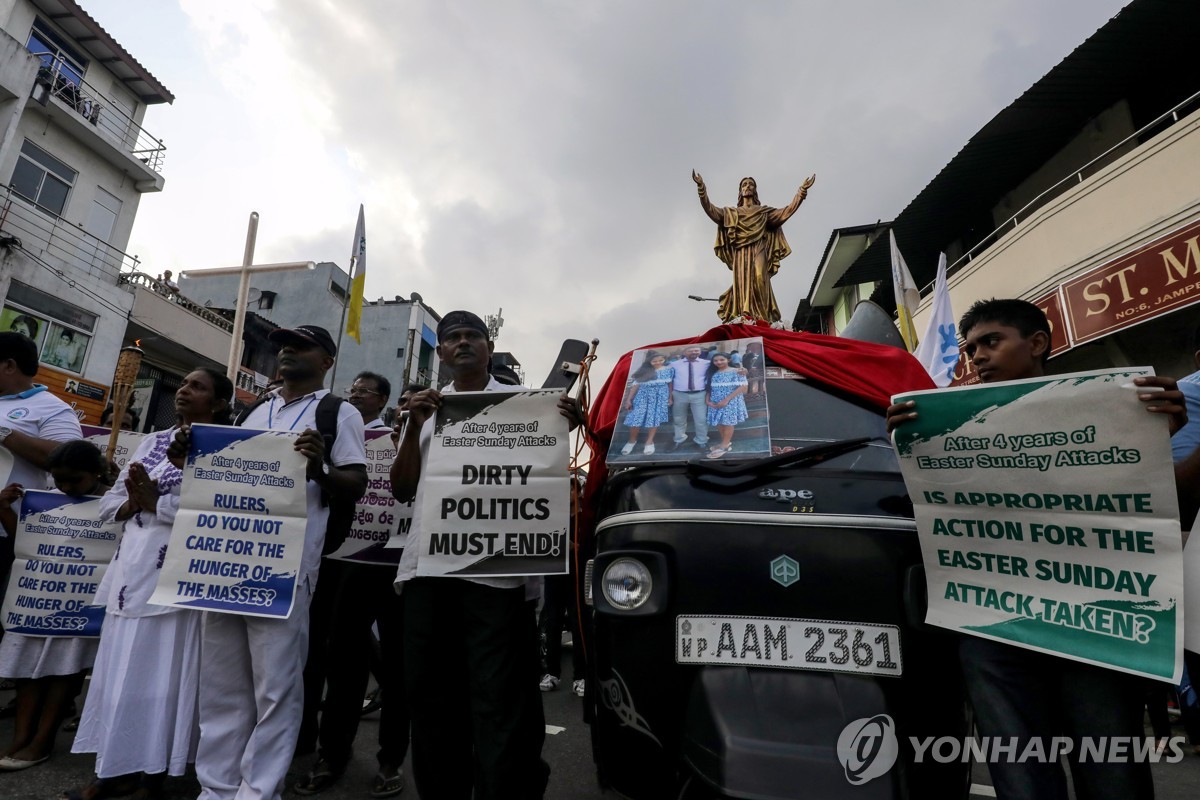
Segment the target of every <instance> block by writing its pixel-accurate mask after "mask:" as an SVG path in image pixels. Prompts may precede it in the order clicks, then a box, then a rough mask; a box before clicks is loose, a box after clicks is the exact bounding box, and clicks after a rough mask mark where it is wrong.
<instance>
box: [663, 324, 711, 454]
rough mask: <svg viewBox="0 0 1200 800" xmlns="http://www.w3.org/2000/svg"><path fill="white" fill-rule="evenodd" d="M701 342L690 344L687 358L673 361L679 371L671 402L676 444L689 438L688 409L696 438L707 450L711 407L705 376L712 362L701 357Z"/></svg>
mask: <svg viewBox="0 0 1200 800" xmlns="http://www.w3.org/2000/svg"><path fill="white" fill-rule="evenodd" d="M700 352H701V350H700V345H689V346H688V348H687V349H686V350H684V351H683V358H681V359H679V360H678V361H674V362H672V363H671V367H672V368H674V370H675V381H674V383H673V384H672V388H673V391H674V398H675V400H674V402H673V403H672V404H671V421H672V422H674V424H675V446H674V447H673V448H672V449H674V450H678V449H679V446H680V445H682V444H683V443H684V442H686V441H687V418H688V410H689V409H690V410H691V414H692V424H693V425H694V426H695V428H696V434H695V438H694V439H693V441H694V442H695V443H696V444H697V445H699V447H700V449H701V450H703V449H704V447H705V445H707V444H708V406H707V405H706V404H705V401H704V378H705V376H706V375H707V374H708V362H707V361H705V360H704V359H703V358H701V357H700Z"/></svg>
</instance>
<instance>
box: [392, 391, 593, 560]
mask: <svg viewBox="0 0 1200 800" xmlns="http://www.w3.org/2000/svg"><path fill="white" fill-rule="evenodd" d="M561 396H562V393H561V392H560V391H556V390H546V391H543V390H526V391H518V392H455V393H451V394H446V395H444V396H443V398H442V406H441V408H440V409H439V410H438V414H437V418H436V420H435V421H434V430H433V438H432V441H431V442H430V446H429V453H428V456H427V458H428V463H427V465H426V468H425V474H424V477H423V478H422V479H421V480H422V483H423V488H422V500H421V507H422V517H421V524H420V530H421V537H420V542H419V543H418V546H419V547H420V548H421V550H420V558H419V560H418V562H417V574H419V575H460V576H468V575H478V576H491V577H502V576H519V575H557V574H562V573H565V572H566V571H567V540H568V534H569V531H570V521H569V517H570V514H569V502H570V498H569V493H570V489H569V486H570V484H569V481H568V477H567V460H568V449H567V421H566V420H565V419H564V418H563V416H562V414H560V413H559V410H558V399H559V398H560V397H561ZM412 545H413V543H410V544H409V546H410V547H411V546H412Z"/></svg>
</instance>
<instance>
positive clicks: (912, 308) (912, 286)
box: [888, 230, 921, 353]
mask: <svg viewBox="0 0 1200 800" xmlns="http://www.w3.org/2000/svg"><path fill="white" fill-rule="evenodd" d="M888 237H889V238H890V239H891V243H892V287H893V289H894V290H895V293H896V327H898V328H899V329H900V336H901V337H902V338H903V339H904V346H905V347H906V348H908V352H910V353H911V352H912V351H913V350H916V349H917V331H916V328H914V327H913V315H914V314H916V313H917V304H919V303H920V302H921V290H920V289H918V288H917V282H916V281H914V280H913V276H912V273H911V272H909V271H908V264H905V263H904V256H902V255H900V248H899V247H897V246H896V234H895V233H893V232H892V231H890V230H889V231H888Z"/></svg>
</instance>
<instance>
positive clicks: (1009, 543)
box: [894, 367, 1183, 682]
mask: <svg viewBox="0 0 1200 800" xmlns="http://www.w3.org/2000/svg"><path fill="white" fill-rule="evenodd" d="M1148 374H1152V371H1151V370H1150V369H1148V368H1142V367H1132V368H1123V369H1120V370H1097V371H1093V372H1081V373H1075V374H1071V375H1059V376H1053V377H1045V378H1032V379H1028V380H1021V381H1011V382H1005V383H1000V384H988V385H980V386H965V387H958V388H951V389H941V390H936V391H931V392H913V393H908V394H903V395H899V396H897V397H896V398H894V400H895V401H896V402H900V401H902V400H916V403H917V413H918V415H919V416H918V418H917V419H916V420H914V421H913V422H911V423H906V424H904V425H902V426H901V427H900V428H898V429H897V430H896V433H895V444H896V448H897V451H898V452H899V455H900V464H901V469H902V471H903V474H904V480H905V483H906V484H907V486H908V491H909V494H910V496H911V497H912V500H913V504H914V507H915V514H916V520H917V527H918V531H919V535H920V540H921V553H922V556H923V559H924V562H925V572H926V577H927V581H928V587H929V613H928V617H927V621H928V622H929V623H931V624H934V625H939V626H942V627H945V628H950V629H952V630H957V631H960V632H962V633H966V634H971V635H975V636H982V637H985V638H988V639H994V640H997V641H1002V642H1007V643H1010V644H1013V645H1016V646H1019V647H1025V648H1029V649H1032V650H1038V651H1041V652H1046V653H1051V654H1054V655H1059V656H1064V657H1067V658H1071V659H1075V660H1078V661H1084V662H1088V663H1092V664H1097V665H1100V666H1104V667H1109V668H1112V669H1117V670H1120V671H1123V672H1129V673H1133V674H1138V675H1144V676H1147V677H1151V678H1157V679H1160V680H1170V681H1172V682H1178V681H1179V679H1180V673H1181V671H1182V661H1181V646H1182V632H1183V574H1182V558H1181V550H1182V537H1181V534H1180V527H1179V511H1178V501H1177V498H1176V495H1175V482H1174V472H1173V467H1172V463H1171V446H1170V439H1169V437H1168V434H1167V421H1166V419H1165V417H1164V416H1163V415H1161V414H1151V413H1148V412H1147V411H1146V408H1145V404H1144V403H1142V402H1141V401H1139V400H1138V397H1137V396H1138V392H1139V390H1138V389H1137V388H1135V386H1134V385H1133V379H1134V378H1136V377H1138V376H1140V375H1148Z"/></svg>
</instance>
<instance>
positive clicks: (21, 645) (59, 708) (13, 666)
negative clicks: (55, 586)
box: [0, 439, 108, 772]
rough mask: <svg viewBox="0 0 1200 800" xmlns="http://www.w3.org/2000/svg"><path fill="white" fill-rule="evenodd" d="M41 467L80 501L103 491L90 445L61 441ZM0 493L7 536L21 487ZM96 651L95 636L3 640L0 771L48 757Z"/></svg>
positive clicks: (101, 468) (102, 471) (99, 458)
mask: <svg viewBox="0 0 1200 800" xmlns="http://www.w3.org/2000/svg"><path fill="white" fill-rule="evenodd" d="M46 468H47V469H48V470H49V472H50V475H51V477H53V478H54V485H55V487H56V488H57V489H58V491H60V492H62V493H63V494H67V495H70V496H71V497H86V496H88V495H98V494H100V493H101V492H102V491H104V488H105V487H104V484H103V483H102V478H103V477H104V475H106V474H107V472H108V464H107V463H106V462H105V460H104V456H103V455H102V454H101V453H100V449H99V448H98V447H96V445H94V444H92V443H91V442H87V441H84V440H82V439H76V440H74V441H70V442H63V443H62V444H60V445H59V446H58V447H56V448H54V450H53V451H52V452H51V453H50V456H49V458H48V459H47V460H46ZM39 488H40V487H39ZM0 494H2V496H0V507H2V508H0V522H3V524H4V527H5V529H6V530H8V532H9V536H12V535H14V533H15V527H16V514H15V511H14V510H13V509H12V505H13V504H14V503H16V502H17V501H18V499H19V498H20V496H21V494H22V487H20V486H18V485H17V484H12V485H10V486H8V487H6V488H5V489H4V492H3V493H0ZM10 526H11V527H10ZM97 646H98V644H97V641H96V639H95V637H83V636H27V635H25V634H20V633H15V632H13V631H8V632H7V633H6V634H5V635H4V639H3V641H0V677H4V678H13V679H15V680H16V682H17V715H16V723H15V725H14V726H13V737H12V741H11V743H10V744H9V746H8V747H7V748H5V749H4V750H2V751H0V754H2V757H0V771H4V772H16V771H17V770H22V769H28V768H29V767H36V766H37V765H38V764H41V763H42V762H44V761H45V760H46V759H48V758H50V753H51V751H52V750H53V749H54V739H55V736H56V734H57V733H58V727H59V726H60V725H61V724H62V722H63V718H64V716H66V713H67V708H68V707H69V705H70V703H71V698H72V697H74V696H75V695H77V694H78V693H79V690H80V688H81V687H82V686H83V673H84V671H85V670H87V669H88V668H89V667H91V666H92V662H93V661H94V660H95V658H96V648H97Z"/></svg>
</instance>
